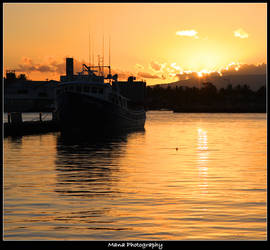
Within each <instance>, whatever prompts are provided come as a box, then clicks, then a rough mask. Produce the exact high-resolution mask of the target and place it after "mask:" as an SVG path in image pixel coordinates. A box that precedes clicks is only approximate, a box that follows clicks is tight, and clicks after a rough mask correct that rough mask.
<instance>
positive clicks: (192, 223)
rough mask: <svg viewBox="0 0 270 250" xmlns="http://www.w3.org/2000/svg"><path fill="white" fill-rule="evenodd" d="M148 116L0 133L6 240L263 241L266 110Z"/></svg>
mask: <svg viewBox="0 0 270 250" xmlns="http://www.w3.org/2000/svg"><path fill="white" fill-rule="evenodd" d="M146 115H147V119H146V123H145V130H144V131H137V132H131V133H128V134H124V135H118V136H112V137H105V138H104V137H102V136H101V137H100V138H95V139H94V138H93V139H91V138H88V139H85V138H84V139H81V138H79V137H77V138H65V137H63V136H61V134H60V132H54V133H46V134H39V135H27V136H22V137H7V138H4V141H3V144H4V152H3V157H4V159H3V160H4V168H3V177H4V179H3V183H4V187H3V195H4V197H3V208H4V210H3V219H4V221H3V236H4V240H89V241H92V240H98V241H105V240H106V241H107V240H108V241H110V240H165V241H166V240H177V241H181V240H237V241H239V240H240V241H242V240H260V241H262V240H267V231H266V230H267V228H266V220H267V215H266V214H267V200H266V198H267V169H266V168H267V150H266V143H267V141H266V138H267V120H266V114H256V113H255V114H221V113H216V114H206V113H198V114H192V113H185V114H184V113H173V112H170V111H148V112H147V114H146ZM29 116H30V117H28V119H32V118H33V117H31V115H29ZM37 117H38V116H37Z"/></svg>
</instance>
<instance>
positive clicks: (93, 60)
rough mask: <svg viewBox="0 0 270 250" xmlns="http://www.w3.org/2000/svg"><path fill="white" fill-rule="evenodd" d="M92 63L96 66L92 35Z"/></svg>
mask: <svg viewBox="0 0 270 250" xmlns="http://www.w3.org/2000/svg"><path fill="white" fill-rule="evenodd" d="M92 63H93V65H95V55H94V36H93V35H92Z"/></svg>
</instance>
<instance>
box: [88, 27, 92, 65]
mask: <svg viewBox="0 0 270 250" xmlns="http://www.w3.org/2000/svg"><path fill="white" fill-rule="evenodd" d="M90 38H91V37H90V31H89V37H88V47H89V48H88V65H89V66H90V65H91V44H90Z"/></svg>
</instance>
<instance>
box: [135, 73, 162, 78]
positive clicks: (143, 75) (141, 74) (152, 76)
mask: <svg viewBox="0 0 270 250" xmlns="http://www.w3.org/2000/svg"><path fill="white" fill-rule="evenodd" d="M138 76H139V77H142V78H151V79H160V77H159V76H158V75H152V74H150V73H148V72H139V73H138Z"/></svg>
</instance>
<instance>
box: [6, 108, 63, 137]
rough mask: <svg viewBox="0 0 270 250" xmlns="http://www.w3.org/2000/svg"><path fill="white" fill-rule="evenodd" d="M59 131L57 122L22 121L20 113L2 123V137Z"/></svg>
mask: <svg viewBox="0 0 270 250" xmlns="http://www.w3.org/2000/svg"><path fill="white" fill-rule="evenodd" d="M57 131H59V123H58V122H57V120H55V119H52V120H44V121H43V120H42V119H40V120H38V121H22V118H21V113H14V114H11V116H10V117H9V119H8V122H5V123H4V137H7V136H22V135H31V134H41V133H48V132H57Z"/></svg>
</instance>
